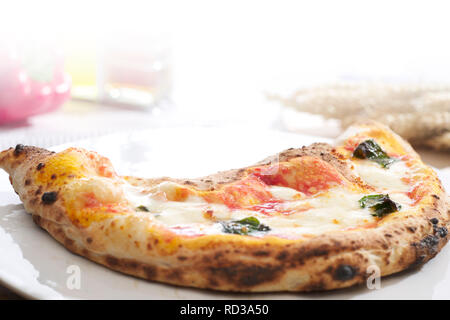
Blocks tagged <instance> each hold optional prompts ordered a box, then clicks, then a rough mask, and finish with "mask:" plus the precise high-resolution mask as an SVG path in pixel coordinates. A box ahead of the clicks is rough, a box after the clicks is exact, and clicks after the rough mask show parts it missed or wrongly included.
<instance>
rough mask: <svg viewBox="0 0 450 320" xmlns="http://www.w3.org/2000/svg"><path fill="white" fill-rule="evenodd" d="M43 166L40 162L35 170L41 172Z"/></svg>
mask: <svg viewBox="0 0 450 320" xmlns="http://www.w3.org/2000/svg"><path fill="white" fill-rule="evenodd" d="M44 166H45V164H44V163H42V162H40V163H39V164H38V165H37V167H36V170H38V171H39V170H41V169H42V168H43V167H44Z"/></svg>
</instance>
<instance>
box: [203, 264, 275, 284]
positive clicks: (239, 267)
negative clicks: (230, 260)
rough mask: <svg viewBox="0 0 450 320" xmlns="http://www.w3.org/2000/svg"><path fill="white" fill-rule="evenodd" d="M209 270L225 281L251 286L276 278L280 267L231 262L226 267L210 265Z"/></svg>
mask: <svg viewBox="0 0 450 320" xmlns="http://www.w3.org/2000/svg"><path fill="white" fill-rule="evenodd" d="M209 271H210V272H211V273H212V274H214V275H216V276H217V277H218V278H223V279H224V280H225V281H227V282H230V283H234V284H236V285H239V286H243V287H252V286H256V285H259V284H261V283H264V282H270V281H273V280H274V279H276V278H277V277H278V275H279V272H280V267H274V266H271V265H243V264H233V265H230V266H226V267H211V268H209Z"/></svg>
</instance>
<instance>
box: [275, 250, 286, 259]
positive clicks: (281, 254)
mask: <svg viewBox="0 0 450 320" xmlns="http://www.w3.org/2000/svg"><path fill="white" fill-rule="evenodd" d="M287 257H288V253H287V251H281V252H280V253H279V254H278V255H277V256H276V259H277V260H280V261H283V260H286V258H287Z"/></svg>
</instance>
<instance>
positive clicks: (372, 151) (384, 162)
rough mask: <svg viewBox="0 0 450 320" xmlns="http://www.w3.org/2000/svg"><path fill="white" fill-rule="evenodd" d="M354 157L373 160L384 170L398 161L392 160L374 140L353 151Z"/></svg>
mask: <svg viewBox="0 0 450 320" xmlns="http://www.w3.org/2000/svg"><path fill="white" fill-rule="evenodd" d="M353 156H354V157H355V158H358V159H369V160H372V161H374V162H376V163H378V164H380V165H381V166H382V167H383V168H388V167H389V166H390V165H391V164H392V163H394V162H395V161H397V159H393V158H390V157H389V156H388V155H387V154H386V152H384V151H383V149H381V147H380V146H379V145H378V144H377V143H376V142H375V141H374V140H373V139H369V140H366V141H364V142H361V143H360V144H359V145H358V146H357V147H356V149H355V151H353Z"/></svg>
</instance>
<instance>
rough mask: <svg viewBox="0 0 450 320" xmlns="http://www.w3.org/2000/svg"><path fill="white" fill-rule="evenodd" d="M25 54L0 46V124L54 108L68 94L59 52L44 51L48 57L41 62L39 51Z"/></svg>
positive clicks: (68, 77)
mask: <svg viewBox="0 0 450 320" xmlns="http://www.w3.org/2000/svg"><path fill="white" fill-rule="evenodd" d="M24 57H25V56H22V59H20V58H19V57H18V54H17V52H14V51H13V50H6V49H4V48H0V125H1V124H6V123H12V122H17V121H21V120H24V119H26V118H28V117H30V116H33V115H36V114H40V113H44V112H48V111H52V110H55V109H57V108H59V107H60V106H61V105H62V104H63V103H64V102H65V101H66V100H67V99H68V98H69V96H70V87H71V79H70V76H69V75H67V74H65V73H64V70H63V68H64V61H63V57H62V55H61V54H58V53H57V52H53V53H50V55H49V54H48V52H47V55H44V57H45V58H47V59H48V57H50V58H51V59H50V61H44V63H42V62H41V61H38V59H42V58H41V57H42V55H39V54H36V55H35V56H32V57H31V58H32V59H25V58H24ZM42 60H43V59H42ZM36 62H37V63H39V62H40V63H41V65H37V64H36Z"/></svg>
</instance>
